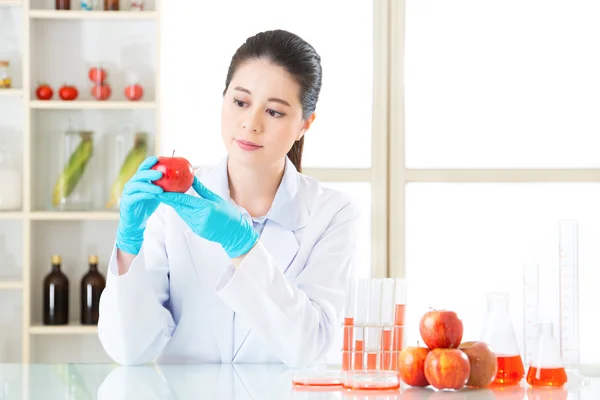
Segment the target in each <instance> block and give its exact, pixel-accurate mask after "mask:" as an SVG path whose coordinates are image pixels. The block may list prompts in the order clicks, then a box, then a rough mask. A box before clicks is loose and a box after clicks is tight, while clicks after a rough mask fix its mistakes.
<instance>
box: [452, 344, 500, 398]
mask: <svg viewBox="0 0 600 400" xmlns="http://www.w3.org/2000/svg"><path fill="white" fill-rule="evenodd" d="M458 348H459V349H460V350H462V351H463V352H464V353H465V354H466V355H467V357H468V358H469V364H470V365H471V373H470V375H469V380H468V381H467V386H473V387H478V388H483V387H486V386H489V385H490V384H491V383H492V382H493V381H494V378H495V377H496V373H497V372H498V358H497V357H496V354H494V353H493V352H492V351H491V350H490V348H489V347H488V345H487V344H485V343H484V342H464V343H461V344H460V346H458Z"/></svg>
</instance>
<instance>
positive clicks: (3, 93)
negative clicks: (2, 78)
mask: <svg viewBox="0 0 600 400" xmlns="http://www.w3.org/2000/svg"><path fill="white" fill-rule="evenodd" d="M1 4H3V3H0V5H1ZM7 96H15V97H21V96H23V90H22V89H0V97H7Z"/></svg>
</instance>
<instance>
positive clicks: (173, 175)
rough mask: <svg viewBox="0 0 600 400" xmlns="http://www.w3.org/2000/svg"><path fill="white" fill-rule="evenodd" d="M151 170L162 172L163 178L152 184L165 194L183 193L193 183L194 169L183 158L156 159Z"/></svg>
mask: <svg viewBox="0 0 600 400" xmlns="http://www.w3.org/2000/svg"><path fill="white" fill-rule="evenodd" d="M174 153H175V152H173V155H174ZM151 169H153V170H156V171H160V172H162V174H163V176H162V177H161V178H160V179H158V180H156V181H154V184H155V185H157V186H160V187H161V188H162V189H163V190H164V191H165V192H180V193H185V192H187V191H188V190H189V189H190V187H192V183H194V168H193V167H192V164H190V162H189V161H188V160H186V159H185V158H183V157H174V156H171V157H158V162H157V163H156V164H154V166H153V167H152V168H151Z"/></svg>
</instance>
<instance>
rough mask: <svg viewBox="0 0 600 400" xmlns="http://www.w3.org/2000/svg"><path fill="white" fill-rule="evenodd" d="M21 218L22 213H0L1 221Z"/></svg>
mask: <svg viewBox="0 0 600 400" xmlns="http://www.w3.org/2000/svg"><path fill="white" fill-rule="evenodd" d="M21 218H23V213H22V212H18V211H15V212H12V211H8V212H6V211H2V212H0V220H2V219H21Z"/></svg>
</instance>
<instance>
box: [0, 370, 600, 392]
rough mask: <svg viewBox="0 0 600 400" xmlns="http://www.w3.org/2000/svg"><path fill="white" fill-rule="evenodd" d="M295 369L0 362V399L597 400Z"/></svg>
mask: <svg viewBox="0 0 600 400" xmlns="http://www.w3.org/2000/svg"><path fill="white" fill-rule="evenodd" d="M294 372H297V371H294V370H290V369H288V368H286V367H285V366H283V365H249V364H245V365H244V364H242V365H240V364H236V365H230V364H212V365H145V366H138V367H124V366H117V365H110V364H100V365H96V364H0V400H9V399H10V400H13V399H14V400H17V399H19V400H21V399H44V400H55V399H56V400H58V399H60V400H71V399H77V400H80V399H81V400H88V399H103V400H104V399H111V400H119V399H127V400H131V399H144V400H155V399H178V400H182V399H183V400H187V399H190V400H192V399H193V400H199V399H218V400H227V399H234V400H237V399H244V400H246V399H260V400H263V399H265V400H266V399H277V400H283V399H323V400H324V399H327V400H329V399H332V400H335V399H353V400H370V399H382V400H398V399H405V400H409V399H410V400H439V399H442V400H444V399H446V400H493V399H502V400H523V399H527V400H572V399H573V400H599V399H600V378H589V379H586V380H584V381H583V382H582V383H581V384H578V383H577V379H571V375H570V376H569V378H570V379H571V380H570V382H569V383H568V384H567V388H566V390H556V389H553V390H543V389H536V390H532V389H531V388H529V387H527V384H526V383H524V384H522V385H520V386H517V387H513V388H510V389H505V390H501V389H480V390H472V389H466V390H461V391H458V392H437V391H434V390H432V389H417V388H407V387H404V386H402V387H401V388H400V389H399V390H397V391H394V392H392V393H386V394H377V393H367V394H364V393H361V394H359V393H356V392H351V391H347V390H337V391H302V390H298V389H296V388H294V387H293V385H292V376H293V374H294Z"/></svg>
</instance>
